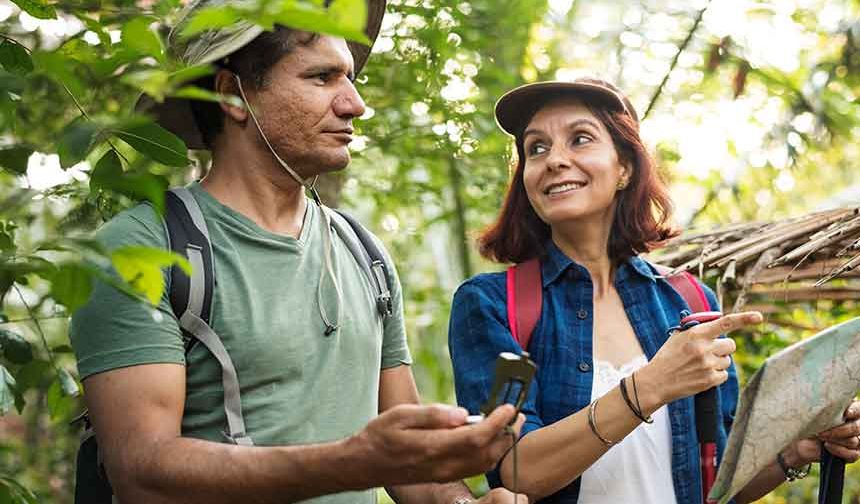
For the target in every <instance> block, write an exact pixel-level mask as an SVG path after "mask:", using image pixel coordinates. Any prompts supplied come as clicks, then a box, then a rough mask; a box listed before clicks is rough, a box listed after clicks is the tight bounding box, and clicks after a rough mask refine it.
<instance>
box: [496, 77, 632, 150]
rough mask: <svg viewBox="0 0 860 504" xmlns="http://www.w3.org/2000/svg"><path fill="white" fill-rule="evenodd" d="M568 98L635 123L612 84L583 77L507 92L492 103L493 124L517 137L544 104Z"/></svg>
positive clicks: (626, 101)
mask: <svg viewBox="0 0 860 504" xmlns="http://www.w3.org/2000/svg"><path fill="white" fill-rule="evenodd" d="M568 96H569V97H571V98H577V99H580V100H582V101H585V102H592V101H595V100H597V101H600V102H601V103H604V104H605V105H606V106H607V107H609V108H610V109H612V110H617V111H620V112H624V113H626V114H628V115H629V116H630V117H632V118H633V120H634V121H636V122H637V123H638V122H639V116H638V115H637V114H636V109H634V108H633V104H631V103H630V100H628V99H627V97H626V96H624V95H623V94H622V93H621V91H620V90H619V89H618V88H617V87H615V85H613V84H612V83H609V82H607V81H604V80H601V79H597V78H594V77H583V78H580V79H576V80H574V81H571V82H566V81H543V82H534V83H531V84H526V85H523V86H520V87H517V88H514V89H512V90H510V91H508V92H507V93H505V94H504V95H503V96H502V97H501V98H499V101H497V102H496V123H498V125H499V127H500V128H502V130H504V131H505V132H506V133H508V134H510V135H513V136H517V135H519V134H521V133H522V131H523V129H525V127H526V124H527V122H528V121H529V120H530V119H531V117H532V116H533V115H534V114H535V112H537V111H538V109H539V108H540V107H542V106H543V105H544V104H546V102H548V101H550V100H554V99H556V98H559V97H568Z"/></svg>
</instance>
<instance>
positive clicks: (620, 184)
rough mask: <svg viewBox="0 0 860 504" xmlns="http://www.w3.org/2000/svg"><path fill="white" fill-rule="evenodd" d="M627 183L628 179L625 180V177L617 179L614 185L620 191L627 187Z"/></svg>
mask: <svg viewBox="0 0 860 504" xmlns="http://www.w3.org/2000/svg"><path fill="white" fill-rule="evenodd" d="M627 184H628V181H627V180H625V179H621V180H619V181H618V185H616V186H615V187H616V188H617V189H618V190H619V191H621V190H624V189H626V188H627Z"/></svg>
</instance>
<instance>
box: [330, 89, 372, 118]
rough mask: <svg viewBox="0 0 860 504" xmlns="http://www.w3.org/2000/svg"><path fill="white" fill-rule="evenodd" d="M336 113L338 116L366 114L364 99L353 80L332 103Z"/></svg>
mask: <svg viewBox="0 0 860 504" xmlns="http://www.w3.org/2000/svg"><path fill="white" fill-rule="evenodd" d="M332 107H333V108H334V113H335V115H337V116H338V117H347V118H350V119H352V118H353V117H361V116H362V115H364V110H365V106H364V100H362V99H361V95H360V94H358V90H357V89H355V86H354V85H353V83H352V82H349V83H348V84H347V85H346V87H345V88H344V90H343V92H342V93H340V94H338V95H337V97H336V98H335V99H334V102H333V103H332Z"/></svg>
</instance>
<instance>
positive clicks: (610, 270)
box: [552, 219, 615, 299]
mask: <svg viewBox="0 0 860 504" xmlns="http://www.w3.org/2000/svg"><path fill="white" fill-rule="evenodd" d="M611 222H612V221H611V220H610V221H609V225H607V224H606V223H605V221H604V220H603V219H600V220H594V221H574V222H567V223H564V224H563V225H557V226H553V227H552V240H553V242H554V243H555V244H556V246H557V247H558V248H559V249H560V250H561V251H562V252H564V254H565V255H566V256H568V257H569V258H571V259H573V260H574V261H576V262H577V263H578V264H580V265H582V266H583V267H584V268H585V269H586V270H588V274H589V275H590V276H591V282H592V283H593V284H594V297H595V299H600V298H602V297H603V296H604V295H605V294H606V293H607V292H608V291H609V288H610V287H611V285H612V281H613V277H614V273H615V270H614V265H613V264H612V260H611V259H610V258H609V233H610V231H611V228H612V226H611Z"/></svg>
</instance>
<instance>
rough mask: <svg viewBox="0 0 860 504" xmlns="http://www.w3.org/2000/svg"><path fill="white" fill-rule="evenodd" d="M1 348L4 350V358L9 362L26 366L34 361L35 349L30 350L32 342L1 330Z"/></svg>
mask: <svg viewBox="0 0 860 504" xmlns="http://www.w3.org/2000/svg"><path fill="white" fill-rule="evenodd" d="M0 348H2V349H3V356H4V357H6V359H7V360H8V361H9V362H13V363H15V364H26V363H28V362H30V361H31V360H33V349H32V348H30V342H28V341H27V340H26V339H24V337H23V336H21V335H20V334H17V333H14V332H12V331H8V330H6V329H0Z"/></svg>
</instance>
